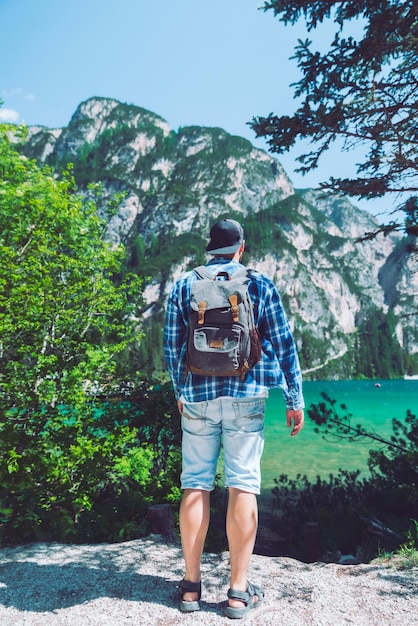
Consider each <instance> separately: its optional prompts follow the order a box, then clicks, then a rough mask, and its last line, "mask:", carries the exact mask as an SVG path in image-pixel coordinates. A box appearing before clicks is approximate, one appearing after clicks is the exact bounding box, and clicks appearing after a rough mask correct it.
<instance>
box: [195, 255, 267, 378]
mask: <svg viewBox="0 0 418 626" xmlns="http://www.w3.org/2000/svg"><path fill="white" fill-rule="evenodd" d="M194 271H195V273H196V274H197V276H198V277H199V279H200V280H196V281H194V282H193V283H192V284H191V287H190V317H189V327H188V336H187V361H188V369H189V370H190V371H191V372H193V373H194V374H200V375H201V376H241V377H242V379H244V378H245V374H246V373H247V372H248V370H249V369H251V368H252V367H254V365H255V364H256V363H258V361H259V360H260V358H261V341H260V337H259V334H258V329H257V328H256V326H255V324H254V313H253V304H252V302H251V299H250V296H249V294H248V285H249V282H250V279H251V270H247V269H245V268H243V269H242V270H239V271H238V272H237V273H236V274H234V275H233V276H231V275H230V274H228V273H227V272H224V271H221V272H219V273H218V274H216V275H215V276H214V275H213V274H212V273H211V272H210V271H209V270H208V269H207V268H206V267H205V266H204V265H201V266H199V267H197V268H195V270H194Z"/></svg>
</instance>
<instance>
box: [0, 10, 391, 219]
mask: <svg viewBox="0 0 418 626" xmlns="http://www.w3.org/2000/svg"><path fill="white" fill-rule="evenodd" d="M263 4H264V2H263V0H118V1H115V0H71V1H69V2H64V1H62V0H36V1H35V0H0V59H1V61H0V63H1V71H0V97H1V98H2V100H3V101H4V104H3V107H2V108H1V109H0V118H2V119H3V120H7V121H12V122H16V123H17V122H25V123H27V124H29V125H34V124H40V125H44V126H48V127H60V126H66V125H67V124H68V122H69V120H70V118H71V116H72V114H73V113H74V111H75V109H76V108H77V106H78V105H79V104H80V102H82V101H83V100H86V99H88V98H90V97H92V96H102V97H109V98H115V99H117V100H120V101H122V102H127V103H129V104H135V105H138V106H141V107H144V108H146V109H149V110H150V111H153V112H154V113H157V114H158V115H160V116H161V117H163V118H164V119H166V120H167V122H168V123H169V124H170V126H171V127H172V128H173V129H174V130H177V129H178V128H179V127H180V126H190V125H195V124H196V125H200V126H218V127H221V128H223V129H225V130H226V131H227V132H229V133H231V134H233V135H240V136H242V137H246V138H247V139H249V140H250V141H251V142H252V143H253V144H254V145H256V146H258V147H260V148H264V149H267V146H266V144H265V142H264V141H263V140H260V139H258V140H257V139H256V138H255V135H254V133H253V131H252V130H251V129H250V128H249V127H248V124H247V123H248V122H249V121H251V119H252V117H253V116H256V115H268V114H269V113H270V112H274V113H277V114H279V115H280V114H292V112H293V111H294V110H295V108H296V102H295V100H294V99H293V89H292V88H291V87H290V84H291V83H292V82H294V81H297V80H298V77H299V73H298V69H297V66H296V62H295V61H294V60H290V59H289V57H291V56H292V54H293V50H294V46H295V44H296V43H297V39H298V38H302V39H305V38H306V37H308V36H309V37H310V38H311V37H312V35H308V33H307V31H306V29H305V27H304V24H303V23H300V24H297V25H296V26H293V27H292V26H287V27H285V26H284V25H283V24H282V23H281V22H279V21H278V20H277V18H275V17H274V15H273V12H272V11H267V12H264V11H262V10H259V7H260V6H262V5H263ZM333 33H334V28H333V26H332V25H330V26H327V27H323V28H322V30H321V32H320V33H318V34H315V38H316V39H317V40H318V42H320V44H318V45H326V43H327V41H330V40H331V37H332V34H333ZM298 154H300V148H299V149H294V150H292V151H291V152H290V153H286V154H285V155H279V156H278V157H277V158H278V159H279V160H280V161H281V163H282V164H283V166H284V167H285V169H286V171H287V173H288V175H289V176H290V178H291V179H292V181H293V183H294V185H295V186H296V187H316V186H317V185H318V183H319V182H320V181H321V180H326V179H327V178H328V177H329V176H331V175H333V176H347V175H352V174H354V172H355V164H356V162H357V161H358V160H359V158H360V157H359V153H356V152H354V151H352V152H349V153H342V152H341V151H339V150H338V149H333V150H332V151H330V152H329V154H327V155H326V157H325V158H323V160H322V162H321V165H320V167H319V168H318V169H317V170H315V171H313V172H312V173H309V174H307V175H306V176H304V177H302V176H301V175H299V174H296V173H295V172H294V169H295V167H297V163H295V158H296V156H298ZM391 202H392V201H391V200H390V199H383V200H380V201H373V202H365V201H363V202H362V203H361V204H360V203H358V202H355V204H358V205H359V206H361V208H363V209H366V210H369V211H371V212H373V213H376V212H377V211H380V210H382V211H387V210H390V209H391Z"/></svg>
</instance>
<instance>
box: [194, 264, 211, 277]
mask: <svg viewBox="0 0 418 626" xmlns="http://www.w3.org/2000/svg"><path fill="white" fill-rule="evenodd" d="M193 271H194V273H195V274H196V275H197V276H198V278H209V279H210V280H213V278H214V276H213V274H212V272H211V271H209V270H208V268H207V267H206V266H205V265H199V266H198V267H195V268H194V270H193Z"/></svg>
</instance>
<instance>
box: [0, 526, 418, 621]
mask: <svg viewBox="0 0 418 626" xmlns="http://www.w3.org/2000/svg"><path fill="white" fill-rule="evenodd" d="M228 573H229V569H228V553H223V554H205V555H204V560H203V577H202V579H203V585H204V588H203V595H202V610H201V612H200V613H193V614H190V615H184V614H182V613H180V612H179V611H178V608H177V597H176V583H177V582H178V581H179V580H180V579H181V578H182V575H183V558H182V554H181V549H180V546H179V545H177V544H173V543H169V544H167V543H166V542H165V540H163V539H162V537H160V536H158V535H151V536H150V537H147V538H145V539H141V540H136V541H129V542H126V543H120V544H100V545H81V546H78V545H61V544H56V543H51V544H31V545H28V546H20V547H14V548H7V549H4V550H2V551H1V552H0V625H1V626H50V625H51V626H52V625H54V626H58V625H60V626H61V625H63V626H64V625H66V626H95V625H97V626H98V625H100V626H110V625H112V626H113V625H115V626H116V625H117V626H120V625H122V626H128V625H129V626H131V625H132V626H133V625H139V624H146V625H150V626H170V625H176V624H179V625H180V624H182V625H184V626H192V625H196V626H197V625H205V626H217V625H220V624H223V625H224V626H225V625H226V624H230V623H231V620H229V619H228V618H226V617H224V616H223V615H222V608H223V606H224V604H225V599H226V593H227V589H228ZM250 579H251V580H252V581H253V582H254V583H257V584H262V585H263V586H264V588H265V590H266V598H265V601H264V603H263V604H262V605H261V606H260V607H259V608H257V609H254V610H252V611H251V612H250V614H249V616H248V617H246V618H245V619H243V620H239V621H238V623H241V624H253V625H260V626H270V625H274V626H279V625H280V626H305V625H306V626H311V625H312V626H340V625H346V624H352V625H355V626H372V625H376V626H397V625H398V624H399V625H402V626H418V569H415V570H408V571H402V570H397V569H394V568H393V567H391V566H389V565H385V564H378V565H376V564H370V565H349V566H348V565H337V564H324V563H313V564H306V563H300V562H299V561H296V560H294V559H290V558H284V557H266V556H258V555H254V556H253V558H252V562H251V569H250ZM232 623H234V622H232Z"/></svg>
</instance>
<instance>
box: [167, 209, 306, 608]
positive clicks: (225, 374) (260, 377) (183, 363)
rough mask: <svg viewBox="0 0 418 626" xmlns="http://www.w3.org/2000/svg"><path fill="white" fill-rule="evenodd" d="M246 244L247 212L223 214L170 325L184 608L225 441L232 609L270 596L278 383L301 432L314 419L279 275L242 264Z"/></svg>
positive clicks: (185, 281) (181, 288)
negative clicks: (267, 465) (270, 489)
mask: <svg viewBox="0 0 418 626" xmlns="http://www.w3.org/2000/svg"><path fill="white" fill-rule="evenodd" d="M244 247H245V241H244V233H243V229H242V227H241V225H240V224H239V223H238V222H236V221H235V220H232V219H224V220H220V221H219V222H217V223H216V224H214V226H213V227H212V229H211V231H210V242H209V244H208V246H207V248H206V250H207V252H208V253H209V254H211V255H212V256H213V259H212V260H211V261H210V262H209V263H208V264H207V265H206V266H204V267H200V268H196V269H195V270H193V271H190V272H187V273H186V274H184V275H183V276H182V277H180V278H179V280H177V281H176V283H175V284H174V286H173V287H172V289H171V292H170V296H169V300H168V305H167V314H166V323H165V329H164V354H165V358H166V361H167V366H168V370H169V373H170V376H171V379H172V382H173V386H174V391H175V395H176V398H177V403H178V408H179V411H180V414H181V419H182V431H183V438H182V458H183V467H182V474H181V488H182V489H183V490H184V491H183V497H182V502H181V505H180V534H181V541H182V549H183V554H184V560H185V565H186V571H185V575H184V579H183V580H182V581H181V583H180V585H179V593H180V610H181V611H183V612H192V611H198V610H200V596H201V573H200V563H201V557H202V554H203V549H204V543H205V538H206V534H207V530H208V527H209V517H210V492H211V491H212V490H213V488H214V481H215V475H216V467H217V461H218V457H219V453H220V449H221V443H222V444H223V449H224V467H225V486H226V487H227V488H228V509H227V517H226V532H227V537H228V545H229V556H230V568H231V573H230V589H229V591H228V604H227V606H226V608H225V611H224V612H225V615H226V616H227V617H230V618H242V617H245V616H246V615H247V613H248V612H249V611H250V609H252V608H255V607H256V606H259V604H260V603H261V602H262V600H263V597H264V590H263V589H262V588H261V587H257V586H256V585H253V584H252V583H250V582H249V581H248V579H247V572H248V566H249V563H250V559H251V555H252V553H253V549H254V544H255V539H256V534H257V525H258V508H257V498H256V496H257V494H259V493H260V484H261V476H260V460H261V455H262V452H263V446H264V405H265V398H266V397H267V396H268V390H269V389H270V388H272V387H281V388H282V391H283V396H284V400H285V404H286V420H287V425H288V426H289V428H292V430H291V435H292V436H294V435H297V434H298V433H299V432H300V430H301V429H302V427H303V420H304V413H303V408H304V400H303V395H302V380H301V372H300V366H299V360H298V355H297V350H296V346H295V342H294V339H293V336H292V333H291V330H290V327H289V323H288V320H287V317H286V313H285V312H284V309H283V306H282V302H281V299H280V295H279V293H278V291H277V289H276V287H275V286H274V284H273V282H272V281H271V280H270V279H269V278H267V277H266V276H264V275H263V274H261V273H259V272H255V271H253V270H246V268H244V266H243V265H241V263H240V261H241V258H242V254H243V252H244ZM247 302H249V303H250V304H249V306H248V304H247ZM249 308H250V309H251V310H249Z"/></svg>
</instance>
